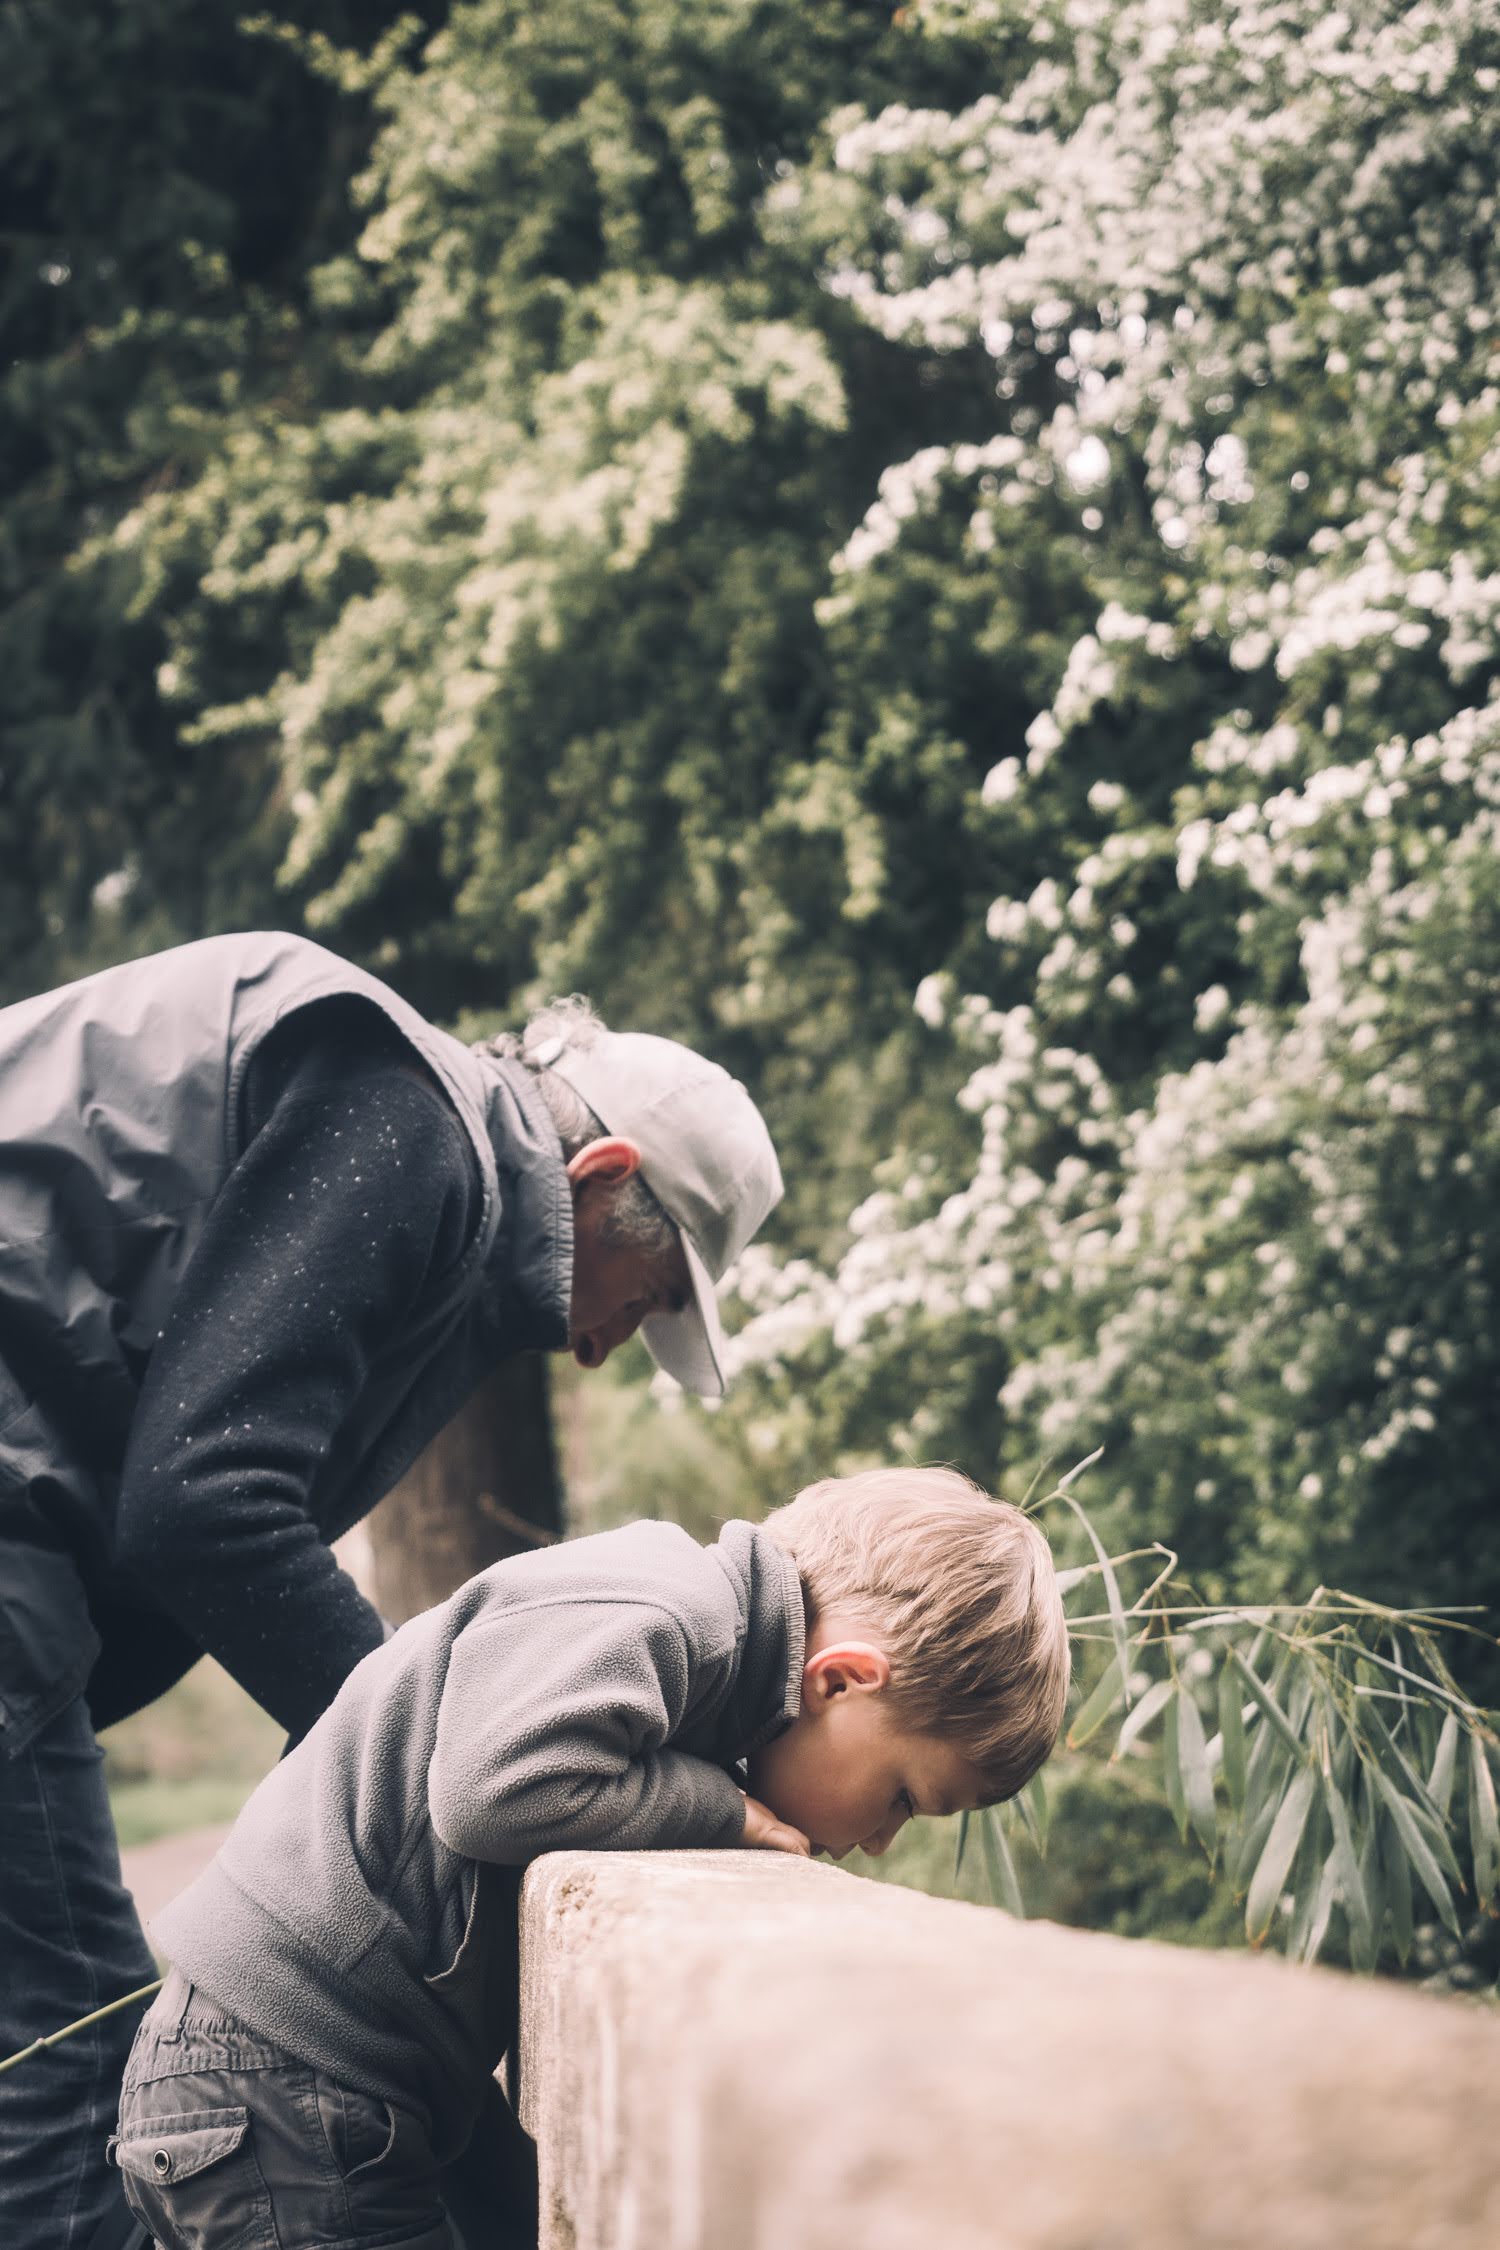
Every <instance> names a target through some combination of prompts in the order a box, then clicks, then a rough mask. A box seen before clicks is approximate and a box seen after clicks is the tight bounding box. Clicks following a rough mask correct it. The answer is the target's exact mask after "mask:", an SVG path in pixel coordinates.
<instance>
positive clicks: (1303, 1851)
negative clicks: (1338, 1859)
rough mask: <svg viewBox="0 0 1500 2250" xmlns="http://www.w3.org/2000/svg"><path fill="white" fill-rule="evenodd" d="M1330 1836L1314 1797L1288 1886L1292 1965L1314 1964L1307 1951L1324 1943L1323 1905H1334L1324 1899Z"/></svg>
mask: <svg viewBox="0 0 1500 2250" xmlns="http://www.w3.org/2000/svg"><path fill="white" fill-rule="evenodd" d="M1330 1833H1331V1831H1330V1829H1329V1826H1328V1812H1327V1809H1326V1807H1325V1806H1324V1803H1323V1800H1322V1798H1321V1797H1320V1796H1314V1798H1313V1801H1312V1809H1311V1811H1310V1812H1309V1814H1308V1820H1307V1826H1306V1828H1305V1829H1304V1830H1303V1833H1302V1842H1301V1844H1300V1845H1299V1847H1298V1850H1297V1856H1296V1858H1295V1859H1294V1860H1293V1861H1292V1871H1291V1874H1290V1875H1289V1876H1288V1877H1287V1880H1286V1885H1285V1889H1286V1891H1287V1893H1289V1895H1290V1898H1291V1908H1290V1912H1289V1914H1288V1918H1287V1928H1286V1940H1285V1945H1284V1951H1285V1953H1286V1957H1287V1959H1288V1960H1289V1961H1301V1960H1311V1958H1312V1955H1311V1954H1310V1953H1309V1952H1308V1950H1307V1947H1308V1942H1309V1940H1310V1939H1312V1938H1313V1937H1314V1936H1315V1935H1316V1937H1317V1942H1318V1944H1321V1943H1322V1932H1320V1931H1317V1929H1316V1924H1317V1919H1318V1909H1319V1907H1320V1905H1321V1906H1323V1907H1324V1908H1325V1910H1326V1909H1327V1908H1328V1907H1329V1906H1331V1904H1332V1899H1331V1897H1328V1898H1325V1896H1324V1892H1325V1886H1326V1885H1327V1884H1328V1883H1329V1870H1328V1865H1327V1862H1328V1861H1329V1859H1330V1858H1331V1857H1332V1854H1331V1852H1330V1851H1329V1848H1328V1846H1329V1839H1330ZM1326 1928H1327V1923H1326V1921H1325V1923H1324V1929H1325V1930H1326Z"/></svg>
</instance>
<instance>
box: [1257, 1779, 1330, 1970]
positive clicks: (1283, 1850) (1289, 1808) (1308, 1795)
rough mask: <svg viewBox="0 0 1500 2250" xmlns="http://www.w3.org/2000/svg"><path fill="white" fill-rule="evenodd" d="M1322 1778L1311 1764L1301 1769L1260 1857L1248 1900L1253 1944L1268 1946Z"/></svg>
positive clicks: (1283, 1799)
mask: <svg viewBox="0 0 1500 2250" xmlns="http://www.w3.org/2000/svg"><path fill="white" fill-rule="evenodd" d="M1317 1786H1318V1777H1317V1774H1316V1772H1315V1771H1314V1769H1313V1767H1312V1766H1310V1765H1306V1764H1304V1765H1302V1766H1299V1767H1298V1769H1297V1771H1296V1772H1295V1773H1294V1774H1293V1776H1292V1779H1291V1784H1290V1786H1289V1788H1288V1790H1287V1793H1286V1795H1285V1796H1284V1797H1283V1798H1282V1800H1281V1804H1280V1807H1279V1809H1278V1811H1277V1814H1276V1817H1275V1819H1274V1820H1273V1821H1272V1823H1271V1833H1270V1835H1269V1836H1268V1837H1267V1838H1266V1845H1265V1850H1264V1851H1263V1852H1262V1853H1261V1855H1260V1860H1259V1862H1258V1864H1257V1866H1256V1870H1255V1877H1254V1880H1253V1881H1252V1883H1251V1885H1250V1895H1249V1897H1248V1898H1247V1899H1246V1901H1245V1935H1246V1936H1247V1937H1248V1938H1249V1940H1250V1943H1251V1944H1252V1945H1260V1944H1263V1943H1264V1940H1265V1935H1266V1932H1267V1930H1269V1928H1270V1927H1271V1918H1272V1916H1273V1915H1274V1914H1275V1912H1276V1908H1277V1905H1278V1903H1279V1901H1280V1898H1281V1894H1282V1891H1283V1890H1284V1889H1285V1888H1286V1879H1287V1874H1288V1871H1289V1870H1290V1868H1291V1864H1292V1861H1293V1859H1294V1858H1295V1857H1296V1853H1297V1846H1298V1845H1299V1844H1300V1843H1301V1841H1302V1831H1303V1829H1304V1828H1305V1827H1306V1825H1307V1816H1308V1813H1309V1812H1310V1811H1311V1809H1312V1803H1313V1798H1314V1795H1315V1794H1316V1791H1317Z"/></svg>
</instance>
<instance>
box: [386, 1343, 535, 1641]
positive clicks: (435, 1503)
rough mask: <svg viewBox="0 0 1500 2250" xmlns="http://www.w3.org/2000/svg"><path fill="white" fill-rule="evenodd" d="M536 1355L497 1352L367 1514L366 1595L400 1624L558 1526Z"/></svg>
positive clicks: (532, 1353) (531, 1353) (532, 1543)
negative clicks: (370, 1578) (370, 1574)
mask: <svg viewBox="0 0 1500 2250" xmlns="http://www.w3.org/2000/svg"><path fill="white" fill-rule="evenodd" d="M562 1523H563V1492H562V1480H561V1477H560V1475H559V1473H558V1464H557V1449H556V1446H555V1444H554V1442H553V1435H552V1410H551V1396H550V1385H549V1381H548V1368H547V1362H546V1359H545V1358H544V1357H543V1356H542V1355H541V1354H540V1353H539V1352H527V1353H524V1354H522V1355H521V1356H520V1357H519V1358H515V1359H507V1360H502V1361H501V1362H500V1364H499V1365H498V1366H497V1367H496V1369H495V1371H494V1373H493V1374H492V1375H491V1376H489V1377H488V1378H487V1380H486V1381H485V1382H484V1383H482V1384H481V1385H480V1387H479V1389H478V1390H477V1391H476V1392H475V1393H474V1396H473V1397H472V1398H471V1399H470V1400H469V1402H468V1404H467V1405H466V1406H464V1407H461V1408H460V1409H459V1411H458V1413H457V1414H455V1415H454V1417H453V1420H452V1421H451V1422H450V1423H449V1424H448V1426H447V1428H446V1429H443V1430H440V1431H439V1432H438V1434H437V1436H436V1437H435V1438H434V1439H433V1440H432V1443H431V1444H430V1445H429V1446H428V1447H427V1449H426V1451H425V1452H423V1453H421V1454H419V1455H418V1457H417V1459H416V1460H415V1461H414V1462H413V1463H412V1465H411V1467H410V1468H409V1469H408V1470H407V1472H406V1475H405V1476H404V1477H403V1478H402V1479H401V1482H400V1483H399V1484H398V1485H397V1486H396V1487H395V1488H394V1490H392V1491H391V1492H389V1493H387V1495H386V1497H385V1499H384V1500H382V1501H381V1503H380V1505H379V1507H377V1508H376V1509H375V1510H374V1512H373V1513H372V1514H371V1515H370V1517H369V1518H368V1519H367V1527H368V1530H369V1534H370V1548H371V1554H372V1558H373V1568H374V1588H373V1593H374V1600H375V1604H376V1607H377V1608H378V1609H379V1610H380V1613H381V1615H382V1616H384V1617H389V1618H390V1619H391V1620H392V1621H393V1623H395V1624H398V1625H399V1624H401V1623H402V1622H403V1621H404V1620H405V1619H406V1618H408V1617H415V1615H416V1614H417V1612H418V1610H422V1609H430V1608H431V1606H432V1604H433V1603H434V1602H440V1601H443V1600H444V1599H445V1598H446V1597H447V1596H448V1595H449V1594H451V1593H452V1592H453V1589H454V1588H455V1586H461V1585H462V1584H463V1581H464V1580H465V1579H466V1578H472V1577H473V1575H474V1573H475V1571H476V1570H483V1569H485V1568H486V1566H487V1565H488V1564H490V1563H493V1562H500V1561H502V1560H503V1559H504V1557H505V1556H507V1555H514V1554H519V1553H522V1552H523V1551H524V1550H525V1549H526V1548H528V1547H535V1546H542V1545H547V1544H549V1543H550V1542H551V1541H552V1540H554V1539H557V1538H559V1537H560V1536H561V1534H562Z"/></svg>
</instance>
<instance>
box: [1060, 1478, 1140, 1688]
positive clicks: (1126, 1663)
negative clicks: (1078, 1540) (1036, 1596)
mask: <svg viewBox="0 0 1500 2250" xmlns="http://www.w3.org/2000/svg"><path fill="white" fill-rule="evenodd" d="M1097 1458H1098V1455H1097V1454H1091V1455H1090V1456H1089V1459H1090V1460H1097ZM1088 1465H1089V1463H1088V1461H1080V1462H1079V1464H1078V1467H1079V1469H1086V1468H1087V1467H1088ZM1074 1473H1075V1474H1076V1472H1074ZM1058 1490H1059V1491H1060V1492H1061V1493H1063V1495H1064V1497H1065V1498H1066V1500H1067V1503H1068V1506H1069V1507H1070V1508H1071V1509H1072V1511H1073V1513H1074V1515H1075V1516H1076V1517H1077V1518H1078V1521H1079V1522H1080V1523H1081V1524H1082V1525H1083V1528H1084V1530H1085V1531H1086V1532H1087V1533H1088V1537H1089V1544H1090V1545H1091V1546H1092V1548H1093V1550H1094V1553H1095V1555H1096V1556H1097V1558H1098V1562H1099V1575H1100V1577H1101V1578H1102V1579H1103V1580H1104V1598H1105V1600H1106V1601H1107V1602H1108V1604H1109V1629H1110V1631H1111V1633H1113V1635H1114V1639H1115V1662H1116V1663H1117V1664H1118V1665H1119V1667H1120V1691H1121V1693H1122V1694H1123V1696H1124V1698H1125V1700H1126V1702H1127V1703H1128V1702H1129V1701H1130V1646H1129V1636H1128V1635H1127V1633H1126V1631H1125V1604H1124V1603H1123V1602H1122V1601H1121V1599H1120V1582H1119V1580H1118V1579H1117V1578H1116V1576H1115V1573H1114V1565H1113V1564H1112V1563H1111V1561H1110V1559H1109V1556H1108V1555H1107V1554H1106V1553H1105V1551H1104V1542H1103V1540H1102V1539H1101V1538H1100V1537H1099V1534H1098V1532H1097V1531H1096V1530H1095V1529H1094V1527H1093V1525H1092V1523H1091V1522H1090V1521H1089V1518H1088V1514H1087V1512H1086V1511H1085V1510H1084V1509H1083V1508H1082V1507H1080V1505H1079V1503H1078V1502H1077V1501H1076V1500H1075V1499H1074V1498H1073V1496H1072V1494H1071V1493H1070V1492H1069V1491H1068V1490H1067V1484H1066V1481H1064V1483H1063V1484H1061V1485H1059V1486H1058Z"/></svg>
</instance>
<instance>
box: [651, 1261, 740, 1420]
mask: <svg viewBox="0 0 1500 2250" xmlns="http://www.w3.org/2000/svg"><path fill="white" fill-rule="evenodd" d="M678 1239H679V1240H680V1241H681V1243H682V1254H683V1257H684V1258H685V1259H686V1260H687V1270H688V1277H689V1279H690V1280H691V1282H692V1284H693V1302H692V1303H691V1304H690V1305H685V1306H684V1307H683V1309H682V1311H681V1312H680V1313H653V1314H652V1315H651V1318H650V1319H649V1320H643V1321H642V1322H641V1342H642V1343H643V1344H644V1345H645V1347H646V1349H647V1351H648V1352H649V1353H650V1354H651V1357H652V1358H653V1359H654V1360H655V1362H656V1364H657V1366H658V1367H659V1368H660V1369H661V1371H662V1373H663V1374H664V1375H670V1376H671V1378H672V1380H673V1382H674V1383H680V1384H681V1385H682V1387H683V1389H684V1390H685V1391H694V1392H696V1394H697V1395H698V1397H699V1398H722V1397H723V1396H724V1330H723V1327H722V1325H721V1323H720V1320H719V1304H718V1299H717V1297H716V1296H715V1294H714V1284H713V1277H712V1275H711V1274H710V1273H709V1270H708V1268H707V1266H706V1265H705V1264H704V1263H703V1260H702V1259H701V1258H700V1257H699V1255H698V1253H697V1251H696V1250H695V1249H694V1248H693V1245H692V1243H691V1242H690V1240H689V1239H688V1236H687V1235H686V1233H685V1232H684V1231H683V1230H682V1229H681V1228H679V1229H678Z"/></svg>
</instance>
